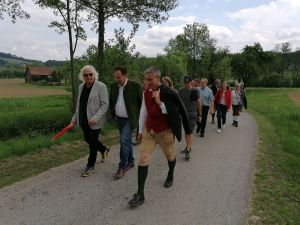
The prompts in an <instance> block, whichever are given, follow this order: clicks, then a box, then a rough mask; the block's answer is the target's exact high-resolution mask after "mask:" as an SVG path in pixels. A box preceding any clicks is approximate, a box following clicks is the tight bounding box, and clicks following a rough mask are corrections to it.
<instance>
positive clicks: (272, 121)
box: [241, 89, 300, 225]
mask: <svg viewBox="0 0 300 225" xmlns="http://www.w3.org/2000/svg"><path fill="white" fill-rule="evenodd" d="M247 93H248V94H247V96H248V99H249V111H250V112H251V113H252V114H253V115H254V117H255V119H256V121H257V123H258V126H259V149H258V150H257V159H256V173H255V187H254V191H253V198H252V204H251V205H252V212H251V216H250V221H249V223H250V224H255V225H258V224H269V225H271V224H272V225H273V224H282V225H283V224H285V225H286V224H290V225H298V224H300V213H299V212H300V148H299V146H300V107H299V105H297V104H296V103H299V102H300V98H299V97H300V90H299V89H251V90H249V92H247ZM241 122H242V121H241Z"/></svg>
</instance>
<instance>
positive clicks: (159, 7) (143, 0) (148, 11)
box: [77, 0, 178, 74]
mask: <svg viewBox="0 0 300 225" xmlns="http://www.w3.org/2000/svg"><path fill="white" fill-rule="evenodd" d="M77 1H78V2H80V4H81V5H82V6H84V7H86V9H88V11H89V13H88V15H89V20H90V21H93V27H94V29H95V30H96V31H97V32H98V51H97V65H99V68H98V69H99V73H100V74H101V73H103V66H104V48H105V46H104V43H105V40H104V33H105V24H106V23H107V22H109V21H110V20H111V19H112V18H118V19H120V20H121V21H126V22H128V23H130V24H132V25H133V29H132V33H131V36H133V35H134V33H135V32H136V31H137V29H138V27H139V22H146V23H147V24H148V25H151V24H152V23H161V22H163V21H166V20H167V19H168V16H169V15H168V12H169V11H170V10H172V9H174V8H175V7H176V6H177V4H178V3H177V2H178V1H177V0H165V1H157V0H131V1H128V0H118V1H117V0H77Z"/></svg>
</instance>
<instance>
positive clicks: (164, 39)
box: [0, 0, 300, 61]
mask: <svg viewBox="0 0 300 225" xmlns="http://www.w3.org/2000/svg"><path fill="white" fill-rule="evenodd" d="M24 8H25V9H26V10H27V11H28V12H29V13H30V15H31V19H29V20H26V21H24V20H23V21H22V20H18V21H17V23H15V24H12V23H11V22H10V20H9V18H7V17H6V18H5V19H4V20H0V30H1V35H0V51H1V52H6V53H11V54H14V55H18V56H22V57H25V58H31V59H38V60H43V61H45V60H49V59H55V60H65V59H68V42H67V36H66V35H59V34H57V33H56V32H55V31H54V29H52V28H49V27H48V24H49V23H50V21H51V20H52V19H53V18H54V16H53V14H52V12H51V11H50V10H42V9H40V8H39V7H37V6H35V5H34V4H33V3H32V1H31V0H25V4H24ZM193 22H200V23H206V24H207V25H208V26H209V30H210V33H211V36H212V37H213V38H215V39H217V41H218V45H220V46H228V47H229V49H230V50H231V51H232V52H238V51H240V50H241V49H242V48H243V47H244V46H245V45H246V44H253V43H254V42H260V43H261V44H262V46H263V48H264V49H265V50H271V49H273V48H274V46H275V44H277V43H282V42H286V41H288V42H290V43H291V44H292V47H293V49H296V48H299V47H300V29H299V24H300V0H272V1H271V0H180V1H179V6H178V7H177V8H176V9H175V10H173V11H171V12H170V18H169V20H168V21H167V22H165V23H163V24H159V25H154V26H153V27H152V28H149V27H147V26H145V25H142V26H141V27H140V29H139V31H138V33H137V34H136V36H135V37H134V39H133V43H135V44H136V47H137V49H136V50H137V51H139V52H141V53H142V54H143V55H146V56H155V55H156V54H158V53H163V48H164V47H165V46H166V44H167V43H168V40H169V39H170V38H172V37H175V36H176V35H177V34H179V33H182V31H183V27H184V26H185V24H187V23H193ZM120 26H125V27H126V28H127V29H126V31H127V32H129V31H130V29H129V28H130V27H129V26H128V25H126V24H122V23H120V22H118V21H113V22H109V23H108V24H107V25H106V39H108V38H112V37H113V30H114V29H116V28H118V27H120ZM86 29H87V31H88V32H87V34H88V39H87V40H86V41H80V42H79V44H78V50H77V54H76V55H81V54H82V53H83V52H84V51H85V49H86V48H87V47H88V46H89V45H91V44H97V34H95V33H94V32H93V31H91V30H90V26H89V25H88V24H87V25H86Z"/></svg>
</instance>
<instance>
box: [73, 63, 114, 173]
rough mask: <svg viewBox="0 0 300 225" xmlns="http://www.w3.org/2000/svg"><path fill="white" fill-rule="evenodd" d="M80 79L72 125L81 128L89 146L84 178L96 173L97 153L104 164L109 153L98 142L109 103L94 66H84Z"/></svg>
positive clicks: (107, 149)
mask: <svg viewBox="0 0 300 225" xmlns="http://www.w3.org/2000/svg"><path fill="white" fill-rule="evenodd" d="M79 79H80V80H81V81H83V82H82V84H80V85H79V91H78V99H77V106H76V112H75V114H74V116H73V118H72V121H71V123H73V124H75V123H76V124H77V125H79V126H80V127H81V129H82V131H83V134H84V140H85V141H86V143H87V144H88V145H89V150H90V154H89V158H88V163H87V165H86V167H85V168H84V169H83V171H82V172H81V176H82V177H88V176H90V175H91V174H92V173H94V172H95V169H94V166H95V163H96V158H97V151H100V153H101V155H102V162H104V160H105V158H106V157H107V154H108V151H109V148H108V147H106V146H104V145H103V144H102V143H101V142H100V141H99V140H98V137H99V133H100V130H101V128H103V126H104V123H105V115H106V112H107V110H108V106H109V101H108V91H107V87H106V85H105V84H104V83H102V82H100V81H98V73H97V71H96V70H95V68H94V67H93V66H90V65H86V66H84V67H83V68H82V69H81V70H80V74H79Z"/></svg>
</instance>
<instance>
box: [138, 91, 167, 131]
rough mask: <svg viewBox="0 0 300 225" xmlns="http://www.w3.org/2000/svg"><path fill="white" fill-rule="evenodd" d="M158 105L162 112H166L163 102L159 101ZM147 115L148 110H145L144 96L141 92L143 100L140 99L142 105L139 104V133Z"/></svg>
mask: <svg viewBox="0 0 300 225" xmlns="http://www.w3.org/2000/svg"><path fill="white" fill-rule="evenodd" d="M159 107H160V109H161V112H162V114H168V112H167V108H166V106H165V103H163V102H161V104H160V105H159ZM147 115H148V112H147V108H146V105H145V97H144V94H143V101H142V106H141V110H140V118H139V133H140V134H142V133H143V132H144V129H145V123H146V119H147Z"/></svg>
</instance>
